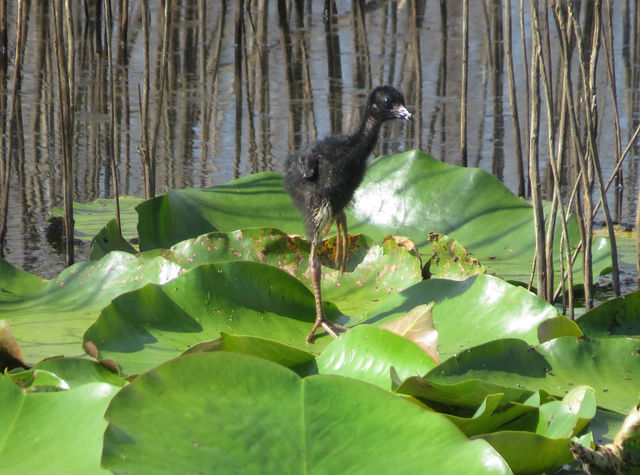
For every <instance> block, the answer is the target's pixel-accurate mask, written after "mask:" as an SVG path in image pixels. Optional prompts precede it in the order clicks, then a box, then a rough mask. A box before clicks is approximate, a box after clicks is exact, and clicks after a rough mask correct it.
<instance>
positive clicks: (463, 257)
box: [424, 232, 486, 280]
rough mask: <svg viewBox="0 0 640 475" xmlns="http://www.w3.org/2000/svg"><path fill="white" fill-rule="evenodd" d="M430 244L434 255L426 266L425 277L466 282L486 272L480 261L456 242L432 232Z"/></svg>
mask: <svg viewBox="0 0 640 475" xmlns="http://www.w3.org/2000/svg"><path fill="white" fill-rule="evenodd" d="M429 242H430V243H431V246H432V247H433V253H432V254H431V257H429V258H428V260H427V262H426V264H425V266H424V274H425V276H427V275H428V276H429V277H431V278H434V277H436V278H439V279H454V280H464V279H466V278H467V277H470V276H472V275H476V274H484V273H485V272H486V271H485V269H484V266H483V265H482V264H481V263H480V262H479V261H478V259H474V258H473V257H470V256H469V253H468V252H467V250H466V249H465V248H464V247H462V246H461V245H460V244H459V243H458V242H457V241H456V240H454V239H449V238H448V237H447V236H444V235H442V234H438V233H433V232H432V233H429ZM425 247H426V246H425Z"/></svg>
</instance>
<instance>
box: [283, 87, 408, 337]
mask: <svg viewBox="0 0 640 475" xmlns="http://www.w3.org/2000/svg"><path fill="white" fill-rule="evenodd" d="M390 119H405V120H411V119H412V116H411V113H410V112H409V111H408V110H407V108H406V107H405V104H404V97H403V95H402V93H401V92H400V91H398V90H397V89H396V88H394V87H391V86H380V87H377V88H375V89H374V90H373V91H372V92H371V94H370V95H369V98H368V100H367V105H366V108H365V110H364V114H363V116H362V121H361V123H360V127H359V128H358V129H357V130H356V131H355V132H354V133H352V134H351V135H336V136H332V137H327V138H325V139H323V140H319V141H317V142H313V143H310V144H308V145H306V146H305V147H304V148H302V149H301V150H299V151H298V152H297V153H294V154H293V155H291V156H290V157H289V158H288V159H287V162H286V171H285V173H286V176H285V180H284V186H285V189H286V190H287V193H288V194H289V195H290V196H291V199H292V201H293V203H294V204H295V205H296V207H297V208H298V209H299V210H300V212H301V214H302V217H303V218H304V222H305V229H306V232H307V237H308V238H309V239H310V240H311V252H310V255H309V267H310V268H311V282H312V285H313V292H314V295H315V303H316V321H315V325H314V326H313V329H312V330H311V333H309V336H307V341H308V342H311V341H312V340H313V337H314V335H315V332H316V331H317V329H318V328H320V327H322V328H323V329H324V330H325V331H326V332H327V333H329V334H330V335H331V336H333V337H334V338H337V336H336V334H335V332H334V331H333V330H332V328H335V329H338V330H343V331H344V330H346V328H344V327H343V326H342V325H338V324H336V323H334V322H331V321H329V320H327V319H325V316H324V311H323V309H322V298H321V294H320V279H321V272H320V259H319V258H318V254H317V247H318V245H319V244H320V242H321V241H322V236H323V234H326V233H327V232H328V231H329V228H330V227H331V224H332V223H333V222H334V221H335V222H336V228H337V239H336V256H335V259H336V265H340V259H341V270H342V272H344V269H345V263H346V257H347V249H346V247H347V219H346V217H345V214H344V208H345V206H346V205H347V204H348V203H349V202H350V201H351V199H352V198H353V194H354V193H355V191H356V188H358V186H359V185H360V183H361V182H362V179H363V178H364V174H365V172H366V169H367V157H368V156H369V154H370V153H371V151H372V150H373V147H374V146H375V144H376V142H377V140H378V133H379V131H380V126H381V125H382V123H383V122H384V121H386V120H390Z"/></svg>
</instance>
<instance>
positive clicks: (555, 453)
mask: <svg viewBox="0 0 640 475" xmlns="http://www.w3.org/2000/svg"><path fill="white" fill-rule="evenodd" d="M480 438H482V439H484V440H486V441H487V442H489V443H490V444H491V445H492V446H493V448H495V449H496V450H497V451H498V452H500V455H502V457H503V458H504V459H505V461H506V462H507V463H508V464H509V467H510V468H511V470H513V472H514V473H545V472H547V473H548V472H551V471H554V470H555V469H557V468H559V467H561V466H562V465H564V464H566V463H569V462H571V461H573V456H572V455H571V451H570V450H569V445H570V442H569V440H568V439H551V438H549V437H545V436H542V435H540V434H534V433H532V432H521V431H500V432H494V433H492V434H485V435H482V436H480Z"/></svg>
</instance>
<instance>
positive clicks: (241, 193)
mask: <svg viewBox="0 0 640 475" xmlns="http://www.w3.org/2000/svg"><path fill="white" fill-rule="evenodd" d="M137 210H138V214H139V221H138V233H139V236H140V249H141V250H147V249H155V248H165V249H166V248H169V247H171V246H172V245H174V244H176V243H178V242H180V241H184V240H185V239H189V238H193V237H196V236H199V235H201V234H205V233H208V232H211V231H235V230H236V229H244V228H251V227H268V226H275V227H278V228H280V229H282V230H284V231H286V232H288V233H289V234H302V233H303V232H304V231H303V226H302V221H301V220H300V217H299V214H298V212H297V211H296V210H295V208H294V207H293V205H292V204H291V201H290V199H289V197H288V196H287V195H286V194H285V193H284V190H283V188H282V175H279V174H277V173H272V172H263V173H256V174H253V175H249V176H246V177H244V178H240V179H238V180H234V181H232V182H230V183H227V184H224V185H218V186H215V187H212V188H206V189H199V190H194V189H185V190H181V191H174V190H169V192H168V193H166V194H164V195H161V196H157V197H156V198H153V199H151V200H148V201H145V202H144V203H141V204H140V205H138V207H137Z"/></svg>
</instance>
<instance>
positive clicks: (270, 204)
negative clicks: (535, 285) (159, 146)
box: [137, 151, 611, 281]
mask: <svg viewBox="0 0 640 475" xmlns="http://www.w3.org/2000/svg"><path fill="white" fill-rule="evenodd" d="M137 210H138V213H139V215H140V222H139V225H138V230H139V234H140V248H141V249H142V250H147V249H154V248H168V247H170V246H172V245H174V244H176V243H178V242H180V241H183V240H185V239H188V238H193V237H195V236H198V235H200V234H204V233H207V232H211V231H215V230H218V231H225V232H226V231H234V230H237V229H246V228H249V227H261V226H274V227H277V228H279V229H282V230H283V231H285V232H286V233H288V234H303V225H302V218H301V216H300V213H299V212H298V211H297V210H296V209H295V208H294V207H293V205H292V204H291V200H290V199H289V197H288V196H287V195H286V193H285V192H284V189H283V187H282V176H281V175H278V174H276V173H270V172H265V173H257V174H254V175H249V176H247V177H244V178H241V179H239V180H235V181H232V182H230V183H227V184H225V185H219V186H216V187H213V188H208V189H201V190H193V189H186V190H182V191H173V190H170V191H169V192H168V193H167V194H166V195H162V196H159V197H156V198H154V199H153V200H149V201H146V202H144V203H142V204H140V205H139V206H138V208H137ZM238 210H242V212H240V213H239V212H238ZM346 211H347V214H348V225H349V230H350V232H352V233H362V234H365V235H368V236H371V237H372V238H373V239H374V241H376V242H382V240H383V239H384V237H385V236H386V235H388V234H390V233H393V234H395V235H401V236H406V237H408V238H410V239H411V240H413V241H414V242H415V243H416V244H417V245H418V248H419V250H420V253H421V254H422V255H424V256H426V257H429V256H431V255H432V254H433V247H432V245H431V243H430V242H429V232H438V233H441V234H446V235H448V237H449V238H450V239H454V240H456V241H458V242H459V243H460V245H462V246H464V247H465V248H466V249H468V250H469V251H470V253H471V256H470V258H471V259H477V260H479V261H480V263H482V265H484V267H485V268H486V269H487V271H488V272H492V273H497V274H499V275H501V276H502V277H504V278H508V279H512V280H520V281H528V279H529V274H530V272H531V261H532V258H533V254H534V249H535V242H534V237H533V236H534V234H533V232H532V230H533V214H532V210H531V206H530V204H529V203H527V202H526V201H524V200H522V199H520V198H518V197H516V196H514V195H513V194H512V193H511V192H510V191H509V190H508V189H507V188H506V187H505V186H504V185H503V184H502V183H501V182H500V181H499V180H498V179H497V178H495V177H493V176H492V175H490V174H488V173H486V172H484V171H483V170H480V169H475V168H467V167H456V166H452V165H447V164H445V163H442V162H440V161H438V160H436V159H434V158H432V157H430V156H428V155H426V154H424V153H422V152H418V151H411V152H406V153H402V154H398V155H393V156H388V157H381V158H379V159H376V160H374V161H373V162H372V163H371V165H370V167H369V170H368V172H367V175H366V176H365V179H364V181H363V183H362V185H361V186H360V188H358V190H357V192H356V194H355V197H354V200H353V206H352V207H351V208H348V209H347V210H346ZM558 226H559V225H558ZM569 227H570V233H571V236H572V238H571V241H572V243H573V244H574V245H575V244H576V243H577V241H578V240H579V237H578V229H577V224H576V222H575V219H572V221H571V222H570V226H569ZM560 234H561V233H560V232H559V228H558V232H556V244H557V243H558V242H559V239H560ZM593 249H594V270H595V273H596V274H599V273H600V270H601V269H603V268H605V267H606V266H609V265H610V263H611V259H610V253H609V248H608V242H607V240H606V239H597V240H596V241H595V243H594V248H593ZM555 255H556V257H557V256H558V255H559V253H558V252H556V253H555ZM556 269H559V265H556Z"/></svg>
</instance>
